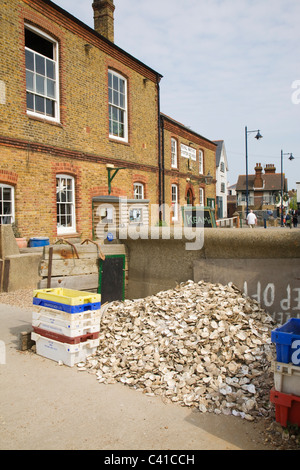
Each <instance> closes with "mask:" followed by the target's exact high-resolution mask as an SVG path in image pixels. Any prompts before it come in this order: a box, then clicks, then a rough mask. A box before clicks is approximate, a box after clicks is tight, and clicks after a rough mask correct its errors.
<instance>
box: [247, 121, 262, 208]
mask: <svg viewBox="0 0 300 470" xmlns="http://www.w3.org/2000/svg"><path fill="white" fill-rule="evenodd" d="M252 132H256V136H255V139H257V140H259V139H262V137H263V136H262V135H261V133H260V131H259V130H256V131H248V129H247V126H246V127H245V148H246V204H247V208H246V217H247V215H248V213H249V185H248V134H251V133H252Z"/></svg>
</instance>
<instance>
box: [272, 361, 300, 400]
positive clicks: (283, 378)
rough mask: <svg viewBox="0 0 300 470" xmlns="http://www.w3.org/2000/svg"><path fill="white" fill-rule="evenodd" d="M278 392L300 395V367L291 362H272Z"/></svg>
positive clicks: (275, 386)
mask: <svg viewBox="0 0 300 470" xmlns="http://www.w3.org/2000/svg"><path fill="white" fill-rule="evenodd" d="M272 371H273V372H274V388H275V390H276V392H281V393H286V394H291V395H296V396H300V367H299V366H295V365H294V364H292V363H291V362H290V363H288V364H287V363H283V362H276V361H274V362H272Z"/></svg>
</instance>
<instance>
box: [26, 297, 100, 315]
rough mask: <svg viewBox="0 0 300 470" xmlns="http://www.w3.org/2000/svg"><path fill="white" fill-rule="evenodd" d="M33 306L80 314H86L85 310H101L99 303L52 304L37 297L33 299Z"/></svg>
mask: <svg viewBox="0 0 300 470" xmlns="http://www.w3.org/2000/svg"><path fill="white" fill-rule="evenodd" d="M33 304H34V305H39V306H40V307H45V308H52V309H55V310H60V311H62V312H66V313H81V312H86V311H87V310H99V309H100V308H101V302H95V303H87V304H79V305H68V304H63V303H60V302H54V301H52V300H46V299H40V298H38V297H33Z"/></svg>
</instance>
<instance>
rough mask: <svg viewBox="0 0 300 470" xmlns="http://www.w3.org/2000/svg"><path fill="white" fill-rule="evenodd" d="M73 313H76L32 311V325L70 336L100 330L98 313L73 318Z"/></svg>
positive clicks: (73, 336)
mask: <svg viewBox="0 0 300 470" xmlns="http://www.w3.org/2000/svg"><path fill="white" fill-rule="evenodd" d="M75 315H77V314H66V313H62V314H61V313H54V314H53V313H51V312H48V311H47V312H33V313H32V326H34V327H37V328H42V329H43V330H47V331H51V332H52V333H57V334H60V335H64V336H69V337H71V338H75V337H76V336H82V335H86V334H88V333H96V332H98V331H100V315H98V316H91V315H86V317H85V318H84V317H83V318H82V317H78V318H73V317H74V316H75ZM79 315H81V314H79Z"/></svg>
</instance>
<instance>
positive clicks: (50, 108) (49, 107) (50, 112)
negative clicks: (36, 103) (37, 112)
mask: <svg viewBox="0 0 300 470" xmlns="http://www.w3.org/2000/svg"><path fill="white" fill-rule="evenodd" d="M54 110H55V105H54V101H52V100H47V99H46V114H47V116H51V117H54V116H55V113H54Z"/></svg>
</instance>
